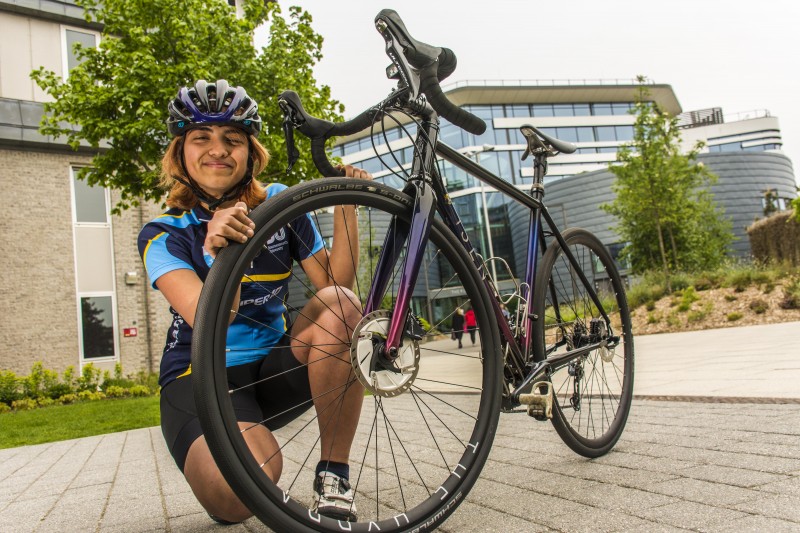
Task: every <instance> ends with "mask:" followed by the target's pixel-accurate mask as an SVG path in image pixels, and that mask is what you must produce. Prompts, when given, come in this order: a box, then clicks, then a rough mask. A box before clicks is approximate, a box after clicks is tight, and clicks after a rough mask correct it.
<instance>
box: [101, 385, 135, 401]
mask: <svg viewBox="0 0 800 533" xmlns="http://www.w3.org/2000/svg"><path fill="white" fill-rule="evenodd" d="M105 393H106V396H107V397H109V398H124V397H125V396H127V395H128V394H129V391H128V389H125V388H123V387H118V386H117V385H111V386H109V387H107V388H106V389H105Z"/></svg>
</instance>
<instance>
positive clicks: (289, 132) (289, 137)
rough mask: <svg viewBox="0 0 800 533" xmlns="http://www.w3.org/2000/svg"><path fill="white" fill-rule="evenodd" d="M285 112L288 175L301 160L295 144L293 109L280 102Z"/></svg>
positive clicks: (284, 126)
mask: <svg viewBox="0 0 800 533" xmlns="http://www.w3.org/2000/svg"><path fill="white" fill-rule="evenodd" d="M278 105H280V107H281V109H282V110H283V125H282V127H283V138H284V139H285V140H286V155H287V157H288V159H289V166H287V167H286V173H287V174H288V173H289V172H291V171H292V167H294V164H295V163H297V160H298V159H300V152H299V151H298V150H297V147H296V146H295V144H294V128H295V121H294V120H293V119H292V115H293V113H292V109H291V107H290V106H289V105H288V104H286V102H278Z"/></svg>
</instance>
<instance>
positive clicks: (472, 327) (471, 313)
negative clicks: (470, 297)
mask: <svg viewBox="0 0 800 533" xmlns="http://www.w3.org/2000/svg"><path fill="white" fill-rule="evenodd" d="M464 321H465V322H466V325H467V331H469V340H471V341H472V344H473V345H475V331H476V329H477V327H478V322H477V321H476V320H475V310H474V309H472V308H471V307H470V308H469V309H467V312H466V313H465V314H464Z"/></svg>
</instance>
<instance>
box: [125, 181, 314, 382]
mask: <svg viewBox="0 0 800 533" xmlns="http://www.w3.org/2000/svg"><path fill="white" fill-rule="evenodd" d="M284 189H286V186H285V185H282V184H278V183H275V184H270V185H268V186H267V187H266V191H267V197H271V196H274V195H275V194H277V193H278V192H280V191H282V190H284ZM211 216H212V215H211V214H210V213H209V212H207V211H206V210H205V209H203V208H202V207H199V206H198V207H195V208H194V209H192V210H191V211H183V210H181V209H176V208H173V209H170V210H169V211H167V212H166V213H164V214H163V215H161V216H158V217H156V218H155V219H154V220H152V221H151V222H148V223H147V224H145V226H144V227H143V228H142V230H141V232H140V233H139V242H138V244H139V254H140V255H141V256H142V261H143V262H144V266H145V269H146V270H147V275H148V277H149V278H150V282H151V283H152V284H153V287H156V285H155V282H156V280H157V279H158V278H160V277H161V276H163V275H164V274H166V273H167V272H171V271H173V270H178V269H188V270H192V271H194V272H195V273H196V274H197V276H198V277H199V278H200V280H201V281H205V279H206V276H207V275H208V272H209V270H210V268H211V263H212V260H211V257H210V256H209V255H208V254H207V253H206V252H205V250H204V249H203V243H204V242H205V239H206V231H207V224H206V223H207V222H208V221H209V220H210V219H211ZM290 225H291V230H290V231H289V230H287V228H286V227H284V228H281V229H280V230H279V231H278V232H277V233H275V235H273V236H272V237H271V238H270V239H269V240H268V241H267V243H266V246H267V251H268V252H269V253H260V254H259V255H258V256H257V257H256V258H255V259H254V260H253V262H252V263H251V265H250V267H249V268H248V269H247V270H245V274H244V277H243V278H242V290H241V299H240V301H239V313H238V315H237V316H236V318H235V319H234V320H233V322H232V323H231V325H230V327H229V329H228V344H227V348H228V356H227V366H235V365H241V364H245V363H250V362H253V361H257V360H260V359H262V358H263V357H265V356H266V355H267V353H269V350H270V349H271V348H272V347H273V346H274V345H275V344H277V342H278V341H279V340H280V339H281V337H282V336H283V334H284V333H285V332H286V331H287V329H288V326H287V320H286V305H285V303H284V302H285V300H286V297H287V294H288V287H289V280H290V278H291V274H292V271H291V267H292V261H293V260H296V261H302V260H303V259H307V258H308V257H310V256H311V255H313V254H315V253H317V252H318V251H320V250H321V249H322V247H323V242H322V236H321V235H320V233H319V231H318V230H317V227H316V225H315V224H314V222H313V221H312V220H311V218H310V217H309V216H308V215H304V216H301V217H299V218H298V219H296V220H294V221H293V222H292V223H291V224H290ZM170 312H171V313H172V324H171V325H170V327H169V331H168V333H167V342H166V345H165V346H164V354H163V356H162V358H161V372H160V376H159V384H160V385H161V386H162V387H163V386H165V385H166V384H167V383H169V382H170V381H172V380H173V379H175V378H177V377H180V376H182V375H184V374H188V373H189V372H191V366H190V364H191V351H192V328H191V327H190V326H189V325H188V324H187V323H186V322H185V321H184V320H183V318H182V317H181V316H180V315H179V314H178V313H177V312H176V311H175V310H174V309H173V308H172V307H170Z"/></svg>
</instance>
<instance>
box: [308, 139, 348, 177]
mask: <svg viewBox="0 0 800 533" xmlns="http://www.w3.org/2000/svg"><path fill="white" fill-rule="evenodd" d="M311 159H312V160H313V161H314V165H315V166H316V167H317V170H319V172H320V174H322V175H323V176H324V177H334V176H340V177H341V176H344V173H343V172H340V171H339V170H337V169H336V167H334V166H333V165H331V162H330V161H329V160H328V154H326V153H325V138H324V137H316V138H314V139H311Z"/></svg>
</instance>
